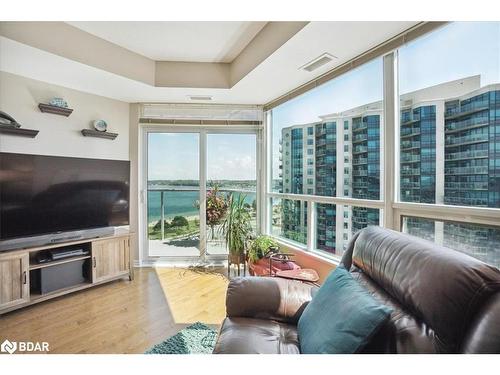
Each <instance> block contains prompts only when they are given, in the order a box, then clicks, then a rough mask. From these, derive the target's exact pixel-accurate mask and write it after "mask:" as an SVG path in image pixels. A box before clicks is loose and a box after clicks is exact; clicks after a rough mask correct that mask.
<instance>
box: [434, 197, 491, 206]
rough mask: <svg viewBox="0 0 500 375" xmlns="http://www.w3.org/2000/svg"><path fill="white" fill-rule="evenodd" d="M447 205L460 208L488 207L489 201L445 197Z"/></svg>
mask: <svg viewBox="0 0 500 375" xmlns="http://www.w3.org/2000/svg"><path fill="white" fill-rule="evenodd" d="M444 203H445V204H452V205H458V206H477V207H487V206H488V199H483V198H461V197H446V196H445V197H444Z"/></svg>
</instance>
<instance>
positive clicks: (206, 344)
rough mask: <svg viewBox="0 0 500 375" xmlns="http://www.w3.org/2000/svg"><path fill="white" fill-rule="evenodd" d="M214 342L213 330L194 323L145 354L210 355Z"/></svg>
mask: <svg viewBox="0 0 500 375" xmlns="http://www.w3.org/2000/svg"><path fill="white" fill-rule="evenodd" d="M216 341H217V332H216V331H215V330H213V329H212V328H210V327H208V326H207V325H205V324H203V323H200V322H196V323H194V324H192V325H190V326H189V327H186V328H184V329H183V330H182V331H180V332H179V333H177V334H176V335H174V336H172V337H170V338H168V339H166V340H165V341H163V342H161V343H159V344H156V345H155V346H153V347H152V348H150V349H148V350H147V351H146V353H145V354H211V353H212V352H213V350H214V348H215V343H216Z"/></svg>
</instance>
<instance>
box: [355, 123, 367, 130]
mask: <svg viewBox="0 0 500 375" xmlns="http://www.w3.org/2000/svg"><path fill="white" fill-rule="evenodd" d="M365 129H368V125H367V124H366V123H364V122H359V123H357V124H353V125H352V131H353V132H358V131H361V130H365Z"/></svg>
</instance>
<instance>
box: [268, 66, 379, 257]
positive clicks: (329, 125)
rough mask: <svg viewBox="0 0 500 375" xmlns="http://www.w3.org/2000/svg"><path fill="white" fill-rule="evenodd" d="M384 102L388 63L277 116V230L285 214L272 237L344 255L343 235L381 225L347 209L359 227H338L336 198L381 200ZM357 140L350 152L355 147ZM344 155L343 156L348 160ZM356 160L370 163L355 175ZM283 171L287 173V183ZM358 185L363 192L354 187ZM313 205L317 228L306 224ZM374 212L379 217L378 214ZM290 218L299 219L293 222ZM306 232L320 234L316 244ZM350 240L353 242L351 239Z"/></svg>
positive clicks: (339, 81) (287, 106)
mask: <svg viewBox="0 0 500 375" xmlns="http://www.w3.org/2000/svg"><path fill="white" fill-rule="evenodd" d="M382 98H383V74H382V59H381V58H379V59H376V60H373V61H371V62H369V63H367V64H365V65H363V66H361V67H359V68H357V69H355V70H353V71H351V72H349V73H347V74H345V75H342V76H340V77H338V78H336V79H335V80H332V81H330V82H328V83H326V84H324V85H322V86H319V87H317V88H316V89H314V90H312V91H310V92H308V93H305V94H303V95H302V96H300V97H298V98H296V99H293V100H291V101H289V102H286V103H284V104H282V105H280V106H278V107H276V108H274V109H273V110H272V116H271V117H272V121H273V122H272V140H271V143H272V162H271V167H272V171H271V174H272V179H273V181H272V183H271V184H270V185H269V186H272V187H273V189H272V192H271V198H272V199H271V200H270V202H272V204H273V209H272V212H273V217H272V220H271V221H272V223H275V222H277V212H276V211H277V210H281V211H286V213H285V212H282V213H281V215H280V220H281V222H280V223H281V226H280V228H278V227H277V226H276V225H274V224H272V225H271V226H272V233H273V234H276V235H278V236H279V237H282V238H284V239H287V240H292V241H295V242H299V243H301V244H306V245H307V246H308V247H310V250H320V251H324V252H327V253H330V254H337V255H338V254H340V253H341V252H342V249H343V247H344V244H343V242H344V241H343V238H344V235H343V233H344V231H348V230H350V229H351V228H353V227H354V228H359V227H361V226H363V225H365V223H367V222H369V223H371V222H376V223H377V225H378V222H379V218H378V216H377V217H372V216H373V215H374V214H372V213H371V212H370V211H368V212H366V211H365V210H366V209H365V208H363V207H352V208H349V210H350V211H352V214H350V215H349V220H351V222H352V223H353V224H352V226H349V228H344V223H343V221H344V220H337V219H336V217H335V214H334V212H335V207H336V206H337V205H338V203H339V202H337V201H336V199H337V198H340V197H344V196H348V197H353V198H357V199H361V200H363V199H364V200H377V201H378V200H379V199H380V195H381V194H380V189H381V186H380V169H381V168H380V160H381V157H380V152H381V147H380V136H381V134H383V131H382V130H381V126H382V125H383V123H382V122H381V121H380V117H381V111H382V109H383V106H382V105H381V103H382ZM372 103H376V104H375V105H373V104H372ZM351 123H353V124H354V123H356V124H357V127H356V129H355V130H353V129H351V128H350V126H351V125H350V124H351ZM302 124H306V125H302ZM353 126H354V125H353ZM353 131H354V133H353ZM355 136H356V139H354V138H353V137H355ZM283 139H289V140H290V145H291V146H290V147H284V148H283V149H281V148H280V144H282V143H283V141H282V140H283ZM351 141H352V144H353V147H352V148H351V147H349V145H350V144H351ZM339 150H344V152H343V154H342V152H340V153H339ZM287 151H289V154H287V153H286V152H287ZM338 154H340V155H341V156H340V159H339V158H338ZM304 157H306V163H304V160H303V159H304ZM354 158H356V160H357V161H360V160H361V159H363V158H364V160H365V161H366V162H364V163H362V164H361V163H358V164H357V166H356V169H355V171H353V169H352V168H353V167H352V166H351V164H350V162H349V161H350V160H352V159H354ZM279 171H284V173H282V175H281V177H280V175H279ZM287 172H289V173H290V177H291V178H290V181H289V182H287V181H286V179H285V180H284V179H283V177H282V176H283V175H288V174H287ZM353 185H356V186H357V187H358V188H357V190H353V189H352V188H351V186H353ZM361 185H363V186H364V187H361ZM337 189H339V190H337ZM287 193H289V194H301V195H303V194H306V195H309V196H312V197H311V198H308V199H307V200H306V201H302V200H300V199H297V200H290V199H288V198H289V197H290V196H289V195H288V196H287V197H286V199H284V197H282V196H281V194H287ZM343 193H345V194H343ZM314 197H327V198H329V199H330V198H331V202H328V203H322V204H320V203H319V201H318V199H316V198H314ZM278 202H279V203H278ZM322 202H323V201H322ZM307 204H309V205H310V209H311V208H312V209H313V210H314V211H315V213H316V214H315V216H316V220H314V222H308V221H307V220H306V219H307V215H308V214H307V213H306V212H304V210H306V207H307ZM380 205H382V203H380ZM342 207H343V205H342ZM342 210H343V208H342ZM342 210H340V211H342ZM340 211H339V212H340ZM376 211H377V212H376V213H375V215H378V209H376ZM292 214H296V215H297V217H296V218H292V217H291V216H293V215H292ZM309 214H311V213H309ZM367 215H368V216H369V217H370V220H368V221H367V219H366V217H367ZM372 219H373V220H372ZM299 224H300V228H299ZM304 225H305V226H304ZM365 226H366V225H365ZM299 229H300V230H299ZM290 233H292V234H290ZM299 233H300V234H301V236H298V234H299ZM307 233H315V236H316V239H317V241H318V242H317V245H316V244H315V243H314V244H313V241H312V240H311V241H309V243H308V239H307ZM347 237H348V238H350V234H349V235H348V236H347ZM297 238H299V240H298V239H297Z"/></svg>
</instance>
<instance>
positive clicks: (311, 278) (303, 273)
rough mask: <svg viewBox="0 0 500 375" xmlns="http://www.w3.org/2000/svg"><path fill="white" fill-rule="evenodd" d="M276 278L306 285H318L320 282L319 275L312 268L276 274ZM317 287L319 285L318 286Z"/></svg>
mask: <svg viewBox="0 0 500 375" xmlns="http://www.w3.org/2000/svg"><path fill="white" fill-rule="evenodd" d="M276 277H282V278H284V279H291V280H298V281H302V282H306V283H312V284H316V282H317V281H318V280H319V276H318V273H317V272H316V271H315V270H313V269H310V268H301V269H298V270H286V271H278V272H276ZM316 285H317V284H316Z"/></svg>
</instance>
